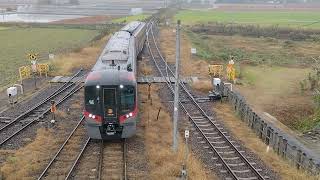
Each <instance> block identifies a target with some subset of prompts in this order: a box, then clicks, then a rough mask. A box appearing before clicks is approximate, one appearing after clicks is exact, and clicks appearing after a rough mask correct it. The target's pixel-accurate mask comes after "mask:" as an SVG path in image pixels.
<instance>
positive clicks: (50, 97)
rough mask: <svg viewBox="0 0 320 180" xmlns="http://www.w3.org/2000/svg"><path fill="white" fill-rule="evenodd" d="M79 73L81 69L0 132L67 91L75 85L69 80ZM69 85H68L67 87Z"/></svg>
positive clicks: (1, 129) (0, 129)
mask: <svg viewBox="0 0 320 180" xmlns="http://www.w3.org/2000/svg"><path fill="white" fill-rule="evenodd" d="M80 72H82V69H80V70H79V71H78V72H77V73H76V74H74V75H73V76H72V77H71V78H70V80H69V81H67V82H66V83H64V84H63V85H62V86H61V87H59V89H57V90H56V91H55V92H53V93H52V94H51V95H50V96H49V97H47V98H46V99H44V100H43V101H41V102H40V103H38V104H37V105H35V106H33V107H32V108H30V109H29V110H27V111H26V112H24V113H22V114H21V115H19V116H18V117H16V118H15V119H14V120H13V121H11V122H10V123H9V124H7V125H5V126H3V127H1V128H0V132H1V131H3V130H4V129H6V128H7V127H9V126H11V125H13V124H14V123H15V122H17V121H19V120H20V119H21V118H24V117H25V116H27V115H28V114H30V113H31V112H32V111H34V110H35V109H37V108H39V107H40V106H42V105H43V104H45V103H47V102H48V101H49V100H51V99H52V98H54V97H56V96H57V95H59V94H61V92H63V91H65V90H66V89H68V88H69V87H71V86H72V85H74V84H75V83H71V84H69V83H70V82H71V80H72V79H74V78H75V77H76V76H78V75H79V74H80ZM68 84H69V85H68ZM66 85H68V86H66Z"/></svg>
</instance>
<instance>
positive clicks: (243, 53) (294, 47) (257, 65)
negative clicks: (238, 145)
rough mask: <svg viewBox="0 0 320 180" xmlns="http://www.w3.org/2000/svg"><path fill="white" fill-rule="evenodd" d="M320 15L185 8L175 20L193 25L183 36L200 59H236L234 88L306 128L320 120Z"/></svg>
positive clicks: (209, 61)
mask: <svg viewBox="0 0 320 180" xmlns="http://www.w3.org/2000/svg"><path fill="white" fill-rule="evenodd" d="M319 17H320V12H319V11H310V12H306V11H297V12H294V11H259V12H258V11H249V12H248V11H247V12H244V11H236V12H229V11H213V10H211V11H208V10H206V11H200V10H196V11H194V10H192V11H191V10H183V11H180V12H178V13H177V15H176V16H175V19H181V20H182V24H187V25H189V26H187V27H185V28H184V29H183V30H184V35H185V36H186V37H187V38H188V40H189V41H191V44H192V47H195V48H197V58H198V59H199V60H202V61H204V62H206V63H207V64H224V65H225V64H226V63H227V62H228V61H229V59H230V56H231V55H232V56H234V57H235V60H236V69H237V78H238V81H237V85H236V86H235V87H236V89H237V90H238V91H240V92H241V94H242V95H244V96H245V97H246V99H247V100H248V101H249V103H250V104H252V105H253V106H254V107H255V108H256V109H257V110H259V111H260V112H268V113H270V114H271V115H273V116H275V117H276V118H277V119H278V120H280V121H281V122H282V123H283V124H285V125H287V126H288V127H290V128H291V129H294V130H297V131H300V132H306V131H309V130H311V129H313V128H314V127H317V126H319V123H320V117H318V114H319V113H318V106H317V102H316V101H314V99H315V95H314V89H316V88H318V87H319V85H320V83H319V77H318V75H316V74H317V72H316V71H315V70H314V66H315V65H316V64H317V63H316V61H315V59H317V58H318V57H319V56H320V54H319V52H320V43H319V42H320V41H319V39H318V38H316V37H318V36H319V32H320V31H318V30H317V29H318V28H320V22H319V19H320V18H319ZM210 22H211V23H210ZM215 23H219V24H218V25H217V24H215ZM230 23H232V24H230ZM195 24H197V25H195ZM227 24H228V26H226V25H227ZM253 25H254V26H253ZM255 25H259V26H255ZM274 25H277V26H278V27H276V28H270V26H274ZM253 27H257V28H253ZM302 27H303V29H301V28H302ZM204 29H205V30H204ZM283 29H285V31H283ZM270 32H272V33H270ZM288 34H290V35H289V36H288ZM186 51H188V52H189V51H190V50H188V49H186ZM194 59H196V58H194ZM207 77H208V76H207ZM203 86H205V85H203ZM200 89H201V88H200ZM204 89H206V88H204Z"/></svg>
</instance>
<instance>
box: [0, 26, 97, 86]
mask: <svg viewBox="0 0 320 180" xmlns="http://www.w3.org/2000/svg"><path fill="white" fill-rule="evenodd" d="M99 33H100V32H99V31H96V30H83V29H63V28H62V29H58V28H54V29H51V28H10V29H7V30H2V31H0V49H1V51H0V87H3V86H6V85H8V84H9V83H12V82H14V81H15V80H17V78H18V68H19V67H20V66H24V65H28V64H30V62H29V60H28V59H27V57H26V55H27V54H28V53H31V52H34V53H39V54H40V56H45V58H47V57H46V56H47V54H48V53H55V54H57V53H61V52H66V51H67V50H74V49H78V48H81V47H83V46H85V45H87V44H88V43H89V42H90V41H91V40H92V39H94V37H96V36H97V35H99Z"/></svg>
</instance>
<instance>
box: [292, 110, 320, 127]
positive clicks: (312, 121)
mask: <svg viewBox="0 0 320 180" xmlns="http://www.w3.org/2000/svg"><path fill="white" fill-rule="evenodd" d="M293 127H294V128H295V129H296V130H298V131H300V132H307V131H310V130H312V129H314V128H320V109H319V110H318V111H317V112H316V113H315V114H314V115H313V116H311V117H308V118H304V119H301V120H299V121H297V122H296V123H295V124H294V125H293Z"/></svg>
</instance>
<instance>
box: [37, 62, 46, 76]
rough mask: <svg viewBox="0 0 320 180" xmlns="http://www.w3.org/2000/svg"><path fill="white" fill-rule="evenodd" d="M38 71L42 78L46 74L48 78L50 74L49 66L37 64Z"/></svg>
mask: <svg viewBox="0 0 320 180" xmlns="http://www.w3.org/2000/svg"><path fill="white" fill-rule="evenodd" d="M37 70H38V72H39V74H40V76H42V75H43V74H45V75H46V77H47V76H48V72H49V65H48V64H37Z"/></svg>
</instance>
